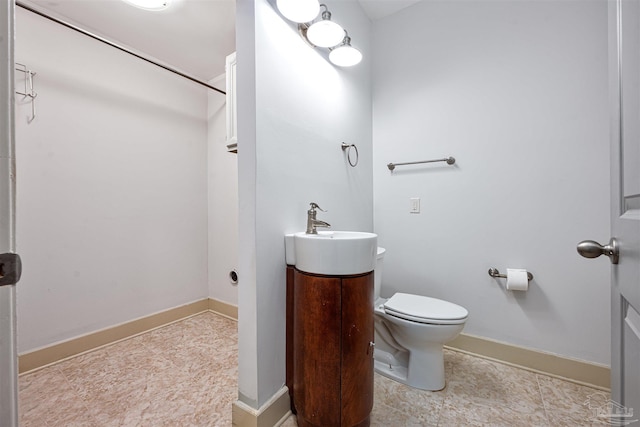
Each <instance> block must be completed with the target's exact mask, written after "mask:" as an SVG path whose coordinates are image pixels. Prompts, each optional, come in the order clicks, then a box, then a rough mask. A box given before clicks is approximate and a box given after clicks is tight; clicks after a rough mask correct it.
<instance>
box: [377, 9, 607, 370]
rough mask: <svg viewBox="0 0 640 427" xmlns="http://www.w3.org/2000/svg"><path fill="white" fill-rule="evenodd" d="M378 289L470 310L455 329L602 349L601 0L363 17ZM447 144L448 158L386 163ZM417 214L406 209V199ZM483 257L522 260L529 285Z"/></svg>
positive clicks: (506, 263)
mask: <svg viewBox="0 0 640 427" xmlns="http://www.w3.org/2000/svg"><path fill="white" fill-rule="evenodd" d="M373 28H374V29H373V34H374V35H373V49H374V65H373V81H374V86H373V93H374V95H373V96H374V153H375V154H374V164H373V173H374V189H375V193H374V199H375V203H374V206H375V208H374V218H375V231H376V232H377V233H378V234H379V243H380V244H381V245H382V246H384V247H386V248H387V253H386V257H385V272H384V274H385V275H384V278H383V294H384V295H386V296H390V295H391V294H392V293H393V292H396V291H406V292H413V293H417V294H422V295H430V296H433V297H438V298H443V299H446V300H449V301H453V302H455V303H459V304H461V305H462V306H464V307H466V308H467V309H468V310H469V320H468V322H467V324H466V326H465V330H464V332H465V333H468V334H472V335H478V336H481V337H487V338H491V339H494V340H499V341H505V342H508V343H511V344H515V345H520V346H525V347H531V348H534V349H538V350H543V351H548V352H552V353H556V354H560V355H563V356H567V357H573V358H577V359H583V360H587V361H591V362H596V363H602V364H608V363H609V324H610V322H609V303H608V302H607V301H608V300H609V271H610V264H609V262H608V260H606V259H598V260H586V259H584V258H581V257H580V256H579V255H578V254H577V252H576V244H577V243H578V242H579V241H581V240H583V239H596V240H600V241H603V242H607V241H608V240H609V229H608V227H609V210H608V203H609V187H608V186H609V172H608V161H609V151H608V150H609V149H608V139H609V137H608V111H607V8H606V1H579V2H578V1H569V2H565V1H513V2H510V1H455V2H451V1H428V2H427V1H424V2H420V3H418V4H416V5H415V6H412V7H410V8H408V9H405V10H403V11H401V12H399V13H398V14H396V15H393V16H390V17H387V18H385V19H382V20H380V21H377V22H375V24H374V27H373ZM445 156H454V157H455V158H456V160H457V161H456V164H455V166H448V165H446V164H444V163H439V164H430V165H419V166H405V167H398V168H397V169H396V170H395V171H394V172H393V173H391V172H390V171H389V170H388V169H387V168H386V166H385V165H386V164H387V163H389V162H402V161H413V160H424V159H430V158H442V157H445ZM411 197H419V198H420V199H421V204H420V206H421V213H420V214H409V198H411ZM490 267H495V268H498V269H499V270H500V271H501V272H505V273H506V269H507V268H509V267H511V268H527V269H529V270H530V271H531V272H532V273H533V275H534V276H535V279H534V280H533V282H532V283H531V286H530V290H529V291H528V292H527V293H517V292H506V291H505V290H504V285H505V280H503V279H501V280H496V279H493V278H491V277H489V276H488V274H487V270H488V269H489V268H490Z"/></svg>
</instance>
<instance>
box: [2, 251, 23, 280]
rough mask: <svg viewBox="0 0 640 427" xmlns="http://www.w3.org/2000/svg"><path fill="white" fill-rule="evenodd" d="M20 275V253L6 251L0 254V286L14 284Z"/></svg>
mask: <svg viewBox="0 0 640 427" xmlns="http://www.w3.org/2000/svg"><path fill="white" fill-rule="evenodd" d="M21 275H22V260H21V259H20V255H18V254H12V253H6V254H1V255H0V286H7V285H15V284H16V283H18V281H19V280H20V276H21Z"/></svg>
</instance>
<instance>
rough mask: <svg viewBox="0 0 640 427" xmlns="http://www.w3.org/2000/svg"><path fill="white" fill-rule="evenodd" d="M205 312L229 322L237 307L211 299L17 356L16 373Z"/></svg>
mask: <svg viewBox="0 0 640 427" xmlns="http://www.w3.org/2000/svg"><path fill="white" fill-rule="evenodd" d="M207 310H211V311H214V312H216V313H218V314H221V315H223V316H225V317H228V318H230V319H234V320H237V319H238V307H237V306H235V305H232V304H228V303H225V302H222V301H218V300H215V299H212V298H205V299H202V300H199V301H195V302H192V303H189V304H185V305H181V306H179V307H175V308H171V309H169V310H165V311H161V312H159V313H155V314H152V315H150V316H145V317H141V318H139V319H135V320H132V321H129V322H125V323H122V324H120V325H116V326H112V327H110V328H106V329H102V330H100V331H96V332H92V333H89V334H86V335H82V336H79V337H76V338H72V339H69V340H66V341H62V342H59V343H56V344H52V345H49V346H46V347H43V348H40V349H37V350H33V351H30V352H27V353H24V354H21V355H19V356H18V369H19V372H20V374H23V373H27V372H31V371H34V370H36V369H40V368H44V367H45V366H49V365H51V364H53V363H56V362H60V361H62V360H65V359H68V358H70V357H74V356H78V355H80V354H83V353H87V352H89V351H92V350H96V349H98V348H100V347H104V346H105V345H109V344H113V343H115V342H118V341H122V340H124V339H127V338H131V337H134V336H136V335H140V334H142V333H145V332H149V331H151V330H153V329H156V328H159V327H162V326H165V325H168V324H170V323H173V322H177V321H179V320H182V319H185V318H187V317H190V316H194V315H196V314H198V313H202V312H203V311H207Z"/></svg>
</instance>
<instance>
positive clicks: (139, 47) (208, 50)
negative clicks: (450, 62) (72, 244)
mask: <svg viewBox="0 0 640 427" xmlns="http://www.w3.org/2000/svg"><path fill="white" fill-rule="evenodd" d="M19 1H20V2H22V3H24V4H26V5H29V6H31V7H34V8H35V9H38V10H40V11H42V12H45V13H46V14H48V15H51V16H54V17H56V18H60V19H63V20H65V21H67V22H69V23H72V24H75V25H77V26H78V27H81V28H83V29H85V30H88V31H90V32H92V33H94V34H96V35H100V36H102V37H105V38H107V39H109V40H111V41H113V42H116V43H118V44H121V45H125V46H128V47H131V48H133V49H134V50H136V51H138V52H142V53H144V54H146V55H147V56H151V57H152V58H155V59H156V60H159V61H160V62H164V63H166V64H168V65H171V66H172V67H174V68H177V69H179V70H180V71H183V72H186V73H188V74H191V75H193V76H195V77H197V78H199V79H202V80H205V81H208V80H211V79H213V78H215V77H218V76H220V75H221V74H223V73H224V65H225V58H226V56H227V55H229V54H230V53H232V52H233V51H235V30H236V28H235V27H236V25H235V22H236V17H235V9H236V4H235V0H172V3H170V6H169V8H167V9H165V10H163V11H159V12H150V11H146V10H143V9H138V8H136V7H134V6H131V5H129V4H128V3H125V2H123V1H122V0H19ZM358 1H359V2H360V4H361V5H362V8H363V10H364V11H365V13H366V14H367V15H368V16H369V18H370V19H371V20H376V19H380V18H382V17H384V16H387V15H390V14H392V13H395V12H397V11H399V10H401V9H404V8H405V7H408V6H410V5H412V4H414V3H416V2H418V1H420V0H358Z"/></svg>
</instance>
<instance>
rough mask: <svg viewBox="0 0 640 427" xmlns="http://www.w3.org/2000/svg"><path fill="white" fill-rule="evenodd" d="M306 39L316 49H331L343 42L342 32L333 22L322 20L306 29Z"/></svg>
mask: <svg viewBox="0 0 640 427" xmlns="http://www.w3.org/2000/svg"><path fill="white" fill-rule="evenodd" d="M307 39H308V40H309V41H310V42H311V43H312V44H314V45H315V46H318V47H333V46H336V45H338V44H340V43H341V42H342V40H344V30H343V29H342V27H341V26H340V25H338V24H336V23H335V22H333V21H330V20H328V19H323V20H322V21H318V22H316V23H315V24H312V25H311V26H310V27H309V28H308V29H307Z"/></svg>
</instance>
